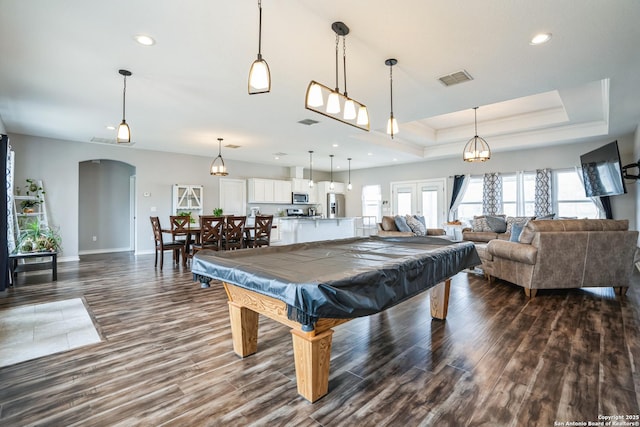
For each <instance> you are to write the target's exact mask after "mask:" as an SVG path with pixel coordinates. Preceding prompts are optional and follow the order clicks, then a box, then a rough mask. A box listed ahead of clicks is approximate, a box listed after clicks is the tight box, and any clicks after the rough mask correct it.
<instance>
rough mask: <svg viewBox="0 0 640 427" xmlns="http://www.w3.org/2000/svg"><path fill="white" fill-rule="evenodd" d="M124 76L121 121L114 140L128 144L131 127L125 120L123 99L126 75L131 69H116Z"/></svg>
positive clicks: (129, 74) (125, 88) (125, 89)
mask: <svg viewBox="0 0 640 427" xmlns="http://www.w3.org/2000/svg"><path fill="white" fill-rule="evenodd" d="M118 73H120V74H121V75H122V76H123V77H124V87H123V90H122V123H120V126H118V136H117V137H116V142H117V143H118V144H130V143H131V129H129V125H128V124H127V121H126V120H125V118H124V117H125V114H124V113H125V100H126V96H127V77H130V76H131V71H129V70H118Z"/></svg>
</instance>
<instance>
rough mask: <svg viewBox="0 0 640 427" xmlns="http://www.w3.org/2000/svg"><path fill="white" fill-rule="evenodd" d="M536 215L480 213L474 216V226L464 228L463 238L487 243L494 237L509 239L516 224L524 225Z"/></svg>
mask: <svg viewBox="0 0 640 427" xmlns="http://www.w3.org/2000/svg"><path fill="white" fill-rule="evenodd" d="M530 219H534V217H528V216H506V215H480V216H474V217H473V227H471V228H465V229H463V230H462V240H469V241H472V242H479V243H487V242H489V241H491V240H494V239H500V240H509V238H510V237H511V229H512V228H513V226H514V225H519V226H521V227H524V225H525V224H526V223H527V222H528V221H529V220H530Z"/></svg>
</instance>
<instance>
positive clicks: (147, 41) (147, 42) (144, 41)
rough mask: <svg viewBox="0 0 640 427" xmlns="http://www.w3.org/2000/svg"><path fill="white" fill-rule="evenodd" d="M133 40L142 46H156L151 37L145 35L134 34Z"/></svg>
mask: <svg viewBox="0 0 640 427" xmlns="http://www.w3.org/2000/svg"><path fill="white" fill-rule="evenodd" d="M133 38H134V39H135V40H136V41H137V42H138V43H140V44H141V45H143V46H153V45H154V44H156V41H155V40H154V39H153V37H151V36H148V35H146V34H136V35H135V36H134V37H133Z"/></svg>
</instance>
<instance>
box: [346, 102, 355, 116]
mask: <svg viewBox="0 0 640 427" xmlns="http://www.w3.org/2000/svg"><path fill="white" fill-rule="evenodd" d="M355 118H356V104H355V103H354V102H353V100H352V99H347V100H346V101H345V103H344V119H345V120H353V119H355Z"/></svg>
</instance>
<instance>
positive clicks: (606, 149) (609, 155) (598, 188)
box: [580, 141, 627, 197]
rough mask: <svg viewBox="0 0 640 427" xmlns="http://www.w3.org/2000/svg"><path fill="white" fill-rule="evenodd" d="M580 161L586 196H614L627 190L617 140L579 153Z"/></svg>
mask: <svg viewBox="0 0 640 427" xmlns="http://www.w3.org/2000/svg"><path fill="white" fill-rule="evenodd" d="M580 163H581V164H582V177H583V181H584V191H585V194H586V196H587V197H596V196H615V195H618V194H624V193H626V192H627V187H626V186H625V184H624V179H623V177H622V164H621V162H620V151H619V150H618V141H613V142H610V143H608V144H607V145H603V146H602V147H600V148H597V149H595V150H593V151H589V152H588V153H585V154H583V155H581V156H580Z"/></svg>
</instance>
